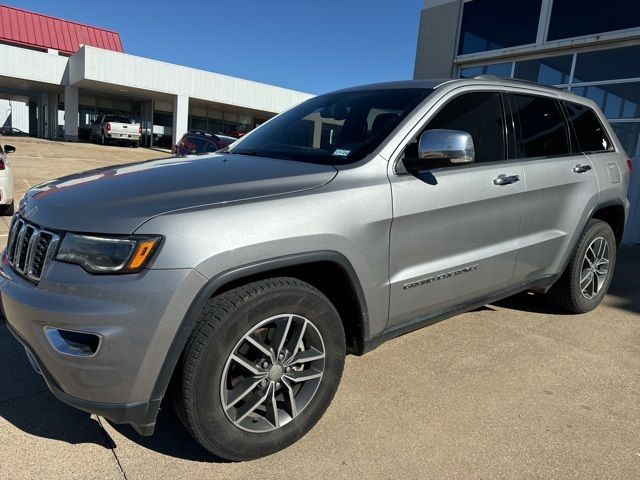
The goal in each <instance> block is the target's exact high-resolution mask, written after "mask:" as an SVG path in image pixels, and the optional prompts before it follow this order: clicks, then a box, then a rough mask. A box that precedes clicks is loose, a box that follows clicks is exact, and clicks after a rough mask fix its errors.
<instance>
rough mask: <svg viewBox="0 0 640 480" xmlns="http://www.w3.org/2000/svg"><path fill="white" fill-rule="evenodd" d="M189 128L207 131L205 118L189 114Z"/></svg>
mask: <svg viewBox="0 0 640 480" xmlns="http://www.w3.org/2000/svg"><path fill="white" fill-rule="evenodd" d="M190 119H191V130H197V131H199V132H206V131H207V119H206V118H204V117H197V116H195V115H191V117H190Z"/></svg>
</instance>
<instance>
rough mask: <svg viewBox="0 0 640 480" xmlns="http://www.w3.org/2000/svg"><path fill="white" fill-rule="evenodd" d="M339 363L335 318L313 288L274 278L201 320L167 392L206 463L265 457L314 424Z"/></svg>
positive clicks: (216, 303)
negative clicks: (206, 454) (213, 458)
mask: <svg viewBox="0 0 640 480" xmlns="http://www.w3.org/2000/svg"><path fill="white" fill-rule="evenodd" d="M344 356H345V337H344V331H343V328H342V322H341V320H340V317H339V316H338V313H337V311H336V310H335V308H334V307H333V305H332V304H331V302H330V301H329V300H328V299H327V298H326V297H325V296H324V295H323V294H322V293H321V292H319V291H318V290H316V289H315V288H313V287H312V286H310V285H308V284H306V283H304V282H302V281H300V280H297V279H294V278H274V279H269V280H264V281H259V282H254V283H251V284H248V285H245V286H242V287H239V288H236V289H234V290H231V291H229V292H226V293H224V294H221V295H219V296H216V297H214V298H212V299H211V300H209V302H208V303H207V305H206V306H205V308H204V309H203V311H202V312H201V314H200V318H199V321H198V324H197V325H196V327H195V329H194V331H193V333H192V334H191V337H190V339H189V341H188V343H187V346H186V348H185V352H184V354H183V360H182V362H181V366H180V372H179V373H180V377H179V378H178V380H177V381H178V384H177V385H176V387H177V388H176V389H175V392H176V395H177V398H176V399H175V400H176V401H175V404H176V406H177V409H178V416H179V417H180V418H181V420H182V421H183V423H184V425H185V426H186V428H187V429H188V430H189V431H190V433H191V434H192V435H193V437H194V438H195V439H196V440H197V441H198V442H199V443H200V444H201V445H202V446H204V447H205V448H206V449H208V450H209V451H210V452H212V453H214V454H215V455H218V456H220V457H222V458H225V459H228V460H236V461H237V460H249V459H253V458H258V457H262V456H265V455H269V454H271V453H274V452H276V451H278V450H281V449H283V448H286V447H287V446H289V445H291V444H292V443H294V442H295V441H297V440H298V439H299V438H300V437H302V436H303V435H304V434H305V433H307V432H308V431H309V430H310V429H311V428H312V427H313V425H315V423H316V422H317V421H318V420H319V419H320V417H321V416H322V414H323V413H324V411H325V410H326V409H327V407H328V406H329V404H330V402H331V400H332V398H333V396H334V394H335V392H336V390H337V388H338V384H339V382H340V378H341V376H342V370H343V366H344Z"/></svg>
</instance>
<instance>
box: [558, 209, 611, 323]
mask: <svg viewBox="0 0 640 480" xmlns="http://www.w3.org/2000/svg"><path fill="white" fill-rule="evenodd" d="M615 262H616V238H615V235H614V233H613V230H611V227H610V226H609V224H607V223H606V222H603V221H602V220H596V219H591V220H589V222H588V223H587V226H586V227H585V229H584V231H583V232H582V235H581V236H580V239H579V240H578V244H577V246H576V249H575V251H574V253H573V256H572V257H571V260H570V261H569V265H567V268H566V270H565V272H564V273H563V274H562V277H560V280H558V282H556V284H555V285H554V286H553V287H551V290H550V291H549V296H550V297H551V298H552V299H553V300H554V301H555V302H556V303H557V304H558V305H560V306H561V307H563V308H564V309H566V310H568V311H570V312H573V313H585V312H588V311H590V310H593V309H594V308H596V307H597V306H598V305H600V302H602V299H603V298H604V296H605V295H606V293H607V290H608V289H609V285H610V284H611V279H612V277H613V269H614V266H615Z"/></svg>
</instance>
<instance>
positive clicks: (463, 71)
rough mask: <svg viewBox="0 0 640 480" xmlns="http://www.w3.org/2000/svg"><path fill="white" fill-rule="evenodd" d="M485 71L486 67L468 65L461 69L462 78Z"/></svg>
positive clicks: (474, 75) (475, 75)
mask: <svg viewBox="0 0 640 480" xmlns="http://www.w3.org/2000/svg"><path fill="white" fill-rule="evenodd" d="M483 73H484V67H467V68H462V69H460V78H473V77H477V76H478V75H482V74H483Z"/></svg>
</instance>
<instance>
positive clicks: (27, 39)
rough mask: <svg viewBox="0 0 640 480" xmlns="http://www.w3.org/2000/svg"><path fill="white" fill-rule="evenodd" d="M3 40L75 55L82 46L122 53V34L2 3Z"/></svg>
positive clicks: (0, 27) (0, 35)
mask: <svg viewBox="0 0 640 480" xmlns="http://www.w3.org/2000/svg"><path fill="white" fill-rule="evenodd" d="M0 42H8V43H15V44H18V45H25V46H29V47H36V48H43V49H46V48H53V49H56V50H58V51H60V52H63V53H68V54H73V53H76V52H77V51H78V50H79V49H80V45H91V46H93V47H98V48H104V49H106V50H113V51H114V52H122V51H123V50H122V42H121V41H120V34H118V33H117V32H112V31H109V30H104V29H102V28H96V27H90V26H88V25H82V24H81V23H76V22H70V21H69V20H62V19H60V18H54V17H49V16H47V15H41V14H39V13H33V12H27V11H26V10H21V9H19V8H14V7H8V6H5V5H0Z"/></svg>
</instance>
